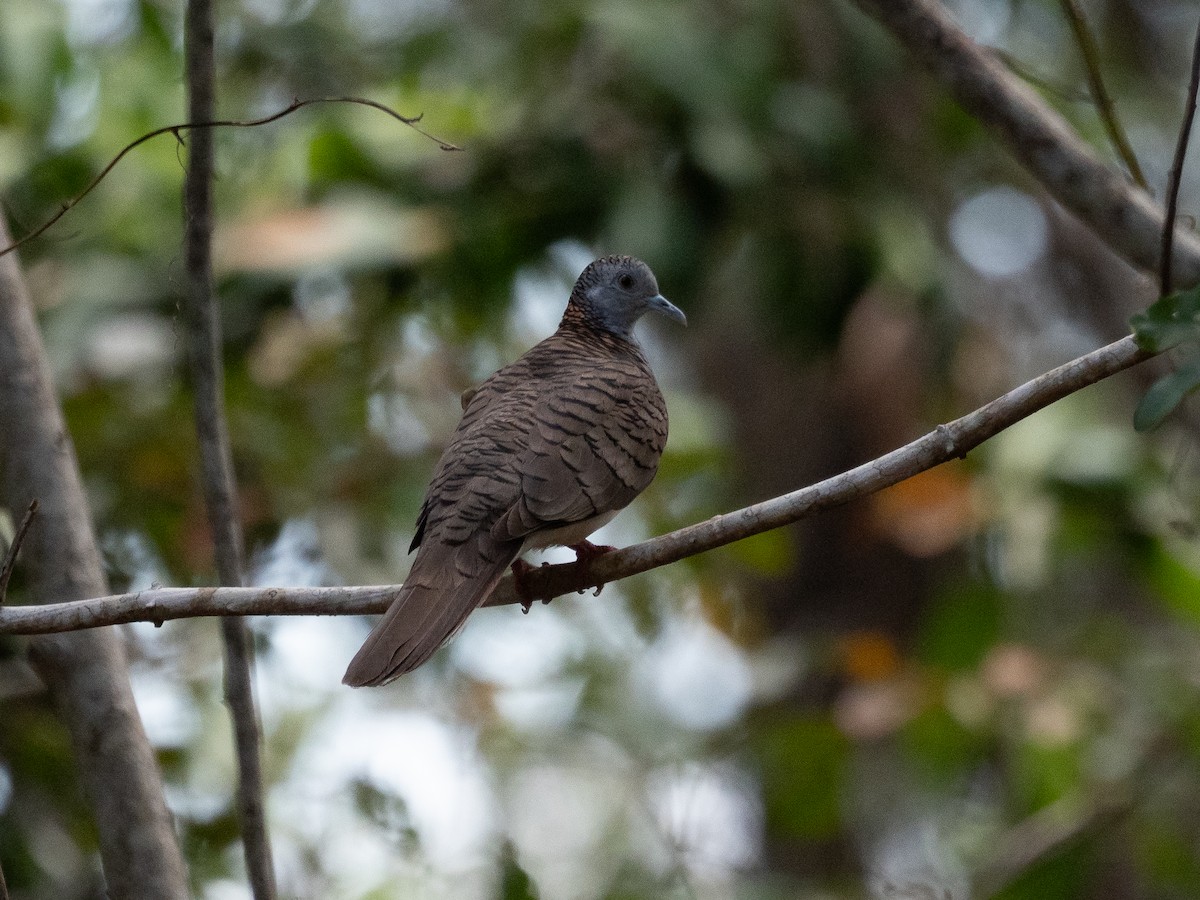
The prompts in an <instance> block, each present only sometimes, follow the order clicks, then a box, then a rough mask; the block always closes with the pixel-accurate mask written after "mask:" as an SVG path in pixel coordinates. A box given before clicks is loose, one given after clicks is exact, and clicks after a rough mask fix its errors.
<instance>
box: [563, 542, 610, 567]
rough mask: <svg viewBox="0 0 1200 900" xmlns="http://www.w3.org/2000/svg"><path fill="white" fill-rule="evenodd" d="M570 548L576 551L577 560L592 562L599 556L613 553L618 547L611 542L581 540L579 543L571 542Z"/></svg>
mask: <svg viewBox="0 0 1200 900" xmlns="http://www.w3.org/2000/svg"><path fill="white" fill-rule="evenodd" d="M569 549H571V550H574V551H575V561H576V562H591V561H592V560H593V559H595V558H596V557H597V556H603V555H604V554H605V553H612V552H613V551H614V550H616V549H617V548H616V547H613V546H611V545H609V544H593V543H592V542H591V541H580V542H579V543H578V544H571V545H570V547H569Z"/></svg>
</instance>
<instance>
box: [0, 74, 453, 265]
mask: <svg viewBox="0 0 1200 900" xmlns="http://www.w3.org/2000/svg"><path fill="white" fill-rule="evenodd" d="M318 103H356V104H358V105H359V106H369V107H371V108H372V109H377V110H379V111H380V112H384V113H387V114H388V115H389V116H391V117H392V118H393V119H395V120H396V121H397V122H402V123H404V124H405V125H407V126H408V127H409V128H412V129H413V130H414V131H416V132H417V133H418V134H420V135H422V136H423V137H427V138H429V140H431V141H433V142H434V143H435V144H437V145H438V148H439V149H441V150H462V148H461V147H458V146H456V145H454V144H451V143H450V142H449V141H443V140H442V139H441V138H439V137H435V136H434V135H432V134H430V133H429V132H428V131H426V130H425V129H424V128H422V127H421V126H420V124H419V123H420V121H421V119H422V118H423V115H418V116H403V115H401V114H400V113H398V112H396V111H395V110H394V109H392V108H391V107H390V106H385V105H384V104H382V103H378V102H376V101H375V100H367V99H366V98H364V97H311V98H309V99H308V100H299V99H296V100H292V102H291V103H290V104H289V105H288V106H287V107H286V108H284V109H281V110H279V112H275V113H271V115H269V116H263V117H262V118H261V119H249V120H246V121H239V120H237V119H204V120H199V119H197V120H194V121H190V122H181V123H179V124H178V125H164V126H163V127H162V128H155V129H154V130H153V131H148V132H146V133H145V134H143V135H142V136H141V137H139V138H137V139H136V140H133V141H130V142H129V143H128V144H126V145H125V146H124V147H122V148H121V150H120V152H119V153H117V155H116V156H114V157H113V158H112V159H111V160H109V162H108V165H106V166H105V167H104V168H103V169H101V170H100V174H98V175H97V176H96V177H95V178H93V179H92V180H91V181H90V182H89V183H88V186H87V187H85V188H84V189H83V191H82V192H80V193H79V194H77V195H76V196H74V197H72V198H71V199H70V200H67V201H65V202H64V203H63V204H62V205H61V206H60V207H59V209H58V212H56V213H55V214H54V215H52V216H51V217H50V218H49V219H47V220H46V221H45V222H43V223H42V224H41V225H39V226H38V227H37V228H35V229H34V230H33V231H31V232H29V234H27V235H25V236H24V237H22V238H21V239H20V240H18V241H13V242H11V243H9V244H7V245H6V246H5V247H3V248H0V256H4V255H5V254H7V253H11V252H12V251H14V250H16V249H17V248H18V247H20V246H21V245H22V244H25V243H27V242H29V241H32V240H33V239H34V238H36V237H38V236H39V235H42V234H45V233H46V232H47V231H49V230H50V228H52V227H53V226H54V224H55V223H56V222H58V220H59V219H61V218H62V217H63V216H65V215H66V214H67V213H69V212H70V211H71V210H72V209H73V208H74V207H75V206H76V205H78V204H79V202H80V201H82V200H83V198H84V197H86V196H87V195H88V194H90V193H91V192H92V191H93V190H95V189H96V187H97V186H98V185H99V184H100V182H101V181H103V180H104V179H105V177H107V175H108V173H109V172H111V171H112V170H113V169H114V168H116V165H117V163H119V162H120V161H121V160H122V159H124V158H125V156H126V154H128V153H129V152H130V151H131V150H134V149H136V148H137V147H140V146H141V145H142V144H144V143H146V142H147V141H149V140H151V139H153V138H156V137H160V136H162V135H164V134H173V135H175V138H176V140H179V141H180V142H182V140H183V138H182V137H181V136H180V132H183V131H201V130H204V129H209V128H257V127H259V126H260V125H267V124H269V123H271V122H274V121H276V120H278V119H282V118H283V117H284V116H290V115H291V114H292V113H294V112H296V110H299V109H303V108H304V107H306V106H313V105H315V104H318Z"/></svg>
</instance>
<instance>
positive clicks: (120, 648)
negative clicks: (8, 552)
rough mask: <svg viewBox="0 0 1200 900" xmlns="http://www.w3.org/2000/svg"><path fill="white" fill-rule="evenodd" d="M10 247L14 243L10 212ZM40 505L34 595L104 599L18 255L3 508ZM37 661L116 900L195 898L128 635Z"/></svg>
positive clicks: (3, 412) (4, 414)
mask: <svg viewBox="0 0 1200 900" xmlns="http://www.w3.org/2000/svg"><path fill="white" fill-rule="evenodd" d="M0 240H2V241H4V242H7V241H8V240H9V237H8V229H7V227H6V226H5V224H4V221H3V216H0ZM34 497H37V498H38V501H39V507H38V527H37V528H34V529H32V530H31V531H30V532H29V533H28V534H27V536H26V540H25V548H24V550H23V551H22V552H23V556H22V559H23V561H24V565H25V567H26V571H27V573H28V578H27V584H28V588H29V593H30V595H32V596H33V597H55V598H57V599H59V600H75V599H79V598H82V597H98V596H101V595H102V594H105V593H106V592H107V587H108V586H107V585H106V583H105V580H104V570H103V568H102V567H101V565H100V555H99V553H98V552H97V549H96V539H95V535H94V534H93V532H92V525H91V515H90V512H89V510H88V507H87V501H86V500H85V499H84V494H83V486H82V483H81V479H80V475H79V465H78V462H77V461H76V459H75V448H74V446H73V445H72V443H71V437H70V435H69V434H68V432H67V428H66V424H65V423H64V422H63V417H62V412H61V409H60V408H59V405H58V398H57V396H56V395H55V391H54V384H53V381H52V379H51V375H50V363H49V361H48V360H47V358H46V352H45V348H44V347H43V345H42V339H41V335H40V334H39V333H38V328H37V321H36V319H35V318H34V313H33V305H32V303H31V302H30V298H29V292H28V290H27V289H26V287H25V282H24V280H23V279H22V277H21V272H20V269H19V267H18V265H17V257H16V256H15V255H12V256H8V257H5V258H3V259H0V505H3V506H6V507H7V508H8V509H10V510H11V509H25V508H27V507H28V506H29V503H30V501H31V500H32V499H33V498H34ZM30 661H31V662H32V663H33V666H34V668H35V669H36V670H37V673H38V675H40V676H41V678H42V680H43V681H44V682H45V683H46V686H47V687H48V688H49V690H50V695H51V696H52V697H53V699H54V702H55V705H56V707H57V708H58V713H59V715H60V717H61V719H62V722H63V724H64V725H65V726H66V727H67V728H68V729H69V732H70V736H71V747H72V750H73V751H74V754H75V762H76V770H77V771H78V773H79V777H80V779H81V781H82V783H83V786H84V790H85V792H86V795H87V798H88V802H89V804H90V806H91V809H92V815H93V818H94V821H95V824H96V830H97V833H98V835H99V837H100V857H101V859H102V861H103V863H104V874H105V880H106V882H107V887H108V894H109V896H111V897H113V898H116V900H128V898H138V900H185V898H187V897H188V889H187V881H186V878H185V875H184V867H183V858H182V856H181V855H180V853H179V848H178V846H177V845H176V843H175V831H174V828H173V826H172V822H171V817H170V815H169V814H168V812H167V806H166V802H165V801H164V799H163V787H162V778H161V775H160V773H159V769H158V762H157V761H156V759H155V757H154V751H153V750H152V749H151V747H150V743H149V741H147V740H146V733H145V731H144V730H143V729H142V723H141V720H140V719H139V718H138V714H137V708H136V706H135V705H134V702H133V693H132V691H131V690H130V687H129V676H128V672H127V664H126V660H125V648H124V645H123V644H122V642H121V639H120V635H118V634H116V633H115V632H111V631H109V632H95V633H90V634H71V635H54V636H44V637H40V638H38V639H36V640H35V641H32V642H30Z"/></svg>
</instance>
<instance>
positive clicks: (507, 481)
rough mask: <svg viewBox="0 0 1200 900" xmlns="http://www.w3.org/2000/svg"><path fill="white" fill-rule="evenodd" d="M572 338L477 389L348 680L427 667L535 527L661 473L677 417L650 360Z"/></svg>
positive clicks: (559, 521) (561, 521) (599, 505)
mask: <svg viewBox="0 0 1200 900" xmlns="http://www.w3.org/2000/svg"><path fill="white" fill-rule="evenodd" d="M570 349H571V348H563V347H561V346H556V345H555V343H554V342H553V339H552V338H551V339H547V341H543V342H542V343H541V344H539V345H538V346H537V347H535V348H533V350H531V351H530V352H529V353H527V354H526V355H525V356H523V357H522V358H521V359H519V360H517V361H516V362H515V363H513V364H512V365H510V366H507V367H505V368H504V369H501V370H500V371H499V372H497V373H496V374H495V375H493V376H492V377H491V378H489V379H488V380H487V381H486V382H484V383H483V384H482V385H480V387H479V388H478V389H477V390H476V391H475V392H474V393H473V394H472V395H471V396H470V397H468V398H466V401H467V402H466V408H465V411H464V413H463V418H462V421H461V422H460V423H459V425H458V428H457V430H456V431H455V434H454V437H453V438H452V439H451V441H450V443H449V445H448V446H447V447H446V450H445V452H444V453H443V454H442V457H441V459H440V460H439V462H438V467H437V470H436V472H435V474H434V477H433V480H432V482H431V483H430V487H429V491H428V493H427V495H426V498H425V502H424V504H423V505H422V508H421V514H420V517H419V519H418V530H417V536H416V538H414V541H413V545H414V546H417V547H418V551H417V557H416V559H415V560H414V561H413V567H412V570H411V572H410V573H409V576H408V578H407V579H406V581H405V583H404V586H403V588H401V591H400V593H399V595H398V596H397V597H396V599H395V600H394V601H393V602H392V605H391V607H389V609H388V611H387V613H386V614H385V615H384V617H383V618H382V619H381V620H380V622H379V623H378V624H377V625H376V626H375V628H374V630H373V631H372V632H371V634H370V636H368V638H367V640H366V642H365V643H364V644H363V646H362V648H361V649H360V650H359V652H358V653H357V654H356V655H355V657H354V659H353V660H352V661H351V663H350V666H349V668H348V669H347V671H346V675H345V677H344V679H343V681H344V682H345V683H346V684H349V685H353V686H356V687H357V686H362V685H378V684H384V683H386V682H388V681H391V680H392V679H393V678H396V677H398V676H400V675H402V674H404V673H405V672H407V671H410V670H411V669H414V668H416V667H417V666H419V665H420V664H421V663H423V662H424V661H425V660H427V659H428V658H429V657H430V656H431V655H432V654H433V652H434V651H435V650H437V648H438V647H440V646H441V645H442V644H443V643H445V641H446V640H448V639H449V638H450V637H451V636H452V635H453V634H454V633H455V632H456V631H457V630H458V629H459V628H460V627H462V624H463V623H464V622H465V621H466V618H467V616H468V615H470V614H471V612H472V611H473V610H475V609H476V608H477V607H479V606H480V605H481V604H482V603H483V602H484V600H486V599H487V597H488V595H489V594H490V593H491V592H492V590H493V589H494V588H495V586H496V583H497V582H498V581H499V580H500V578H501V576H502V575H503V574H504V570H505V569H506V568H508V566H509V565H511V564H512V562H513V560H515V559H516V558H517V556H518V555H519V554H520V552H521V548H522V545H523V544H524V543H525V542H526V540H527V539H528V538H529V537H530V536H532V535H534V534H536V533H537V532H538V531H540V530H547V529H553V528H557V527H560V526H562V525H565V524H570V523H574V522H583V521H586V520H588V519H591V518H594V517H595V516H597V515H598V514H601V513H605V512H611V511H614V510H618V509H621V508H623V507H625V506H626V505H628V504H629V502H630V501H631V500H633V498H634V497H636V496H637V495H638V493H640V492H641V491H642V489H644V488H645V487H646V485H647V484H649V483H650V480H651V479H652V478H653V477H654V473H655V471H656V469H657V467H658V458H659V456H660V455H661V453H662V448H663V446H664V444H665V443H666V434H667V422H666V409H665V406H664V405H663V401H662V395H661V393H659V390H658V386H657V384H656V383H655V381H654V377H653V375H651V374H650V371H649V367H648V366H647V365H646V363H645V360H644V359H643V358H642V357H641V355H640V353H636V354H635V355H633V356H630V357H629V358H628V359H625V358H621V359H617V358H611V357H602V358H600V359H596V358H595V357H594V356H593V357H590V358H589V357H588V356H587V355H586V354H585V353H583V352H566V351H569V350H570Z"/></svg>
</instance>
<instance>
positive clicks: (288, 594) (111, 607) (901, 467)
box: [0, 337, 1153, 634]
mask: <svg viewBox="0 0 1200 900" xmlns="http://www.w3.org/2000/svg"><path fill="white" fill-rule="evenodd" d="M1151 356H1153V354H1151V353H1148V352H1147V351H1145V350H1141V349H1139V348H1138V346H1137V344H1135V343H1134V340H1133V338H1132V337H1126V338H1122V339H1121V340H1119V341H1117V342H1116V343H1114V344H1109V345H1108V346H1107V347H1102V348H1100V349H1099V350H1094V351H1093V352H1091V353H1089V354H1087V355H1086V356H1081V357H1079V358H1078V359H1075V360H1072V361H1071V362H1069V363H1066V364H1065V365H1062V366H1059V367H1058V368H1056V369H1053V370H1051V371H1049V372H1047V373H1046V374H1044V375H1039V376H1038V377H1037V378H1034V379H1033V380H1031V381H1028V382H1026V383H1025V384H1023V385H1021V386H1020V387H1018V388H1016V389H1014V390H1012V391H1009V392H1008V393H1007V394H1005V395H1004V396H1003V397H1000V398H998V399H996V400H993V401H992V402H991V403H988V404H986V405H985V406H982V407H980V408H979V409H977V410H975V411H974V412H971V413H968V414H967V415H965V416H963V417H962V418H959V419H955V420H954V421H953V422H949V423H947V424H945V425H939V426H938V427H937V428H935V429H934V430H933V431H931V432H929V433H928V434H926V435H924V436H923V437H920V438H918V439H917V440H915V441H913V442H912V443H910V444H907V445H906V446H904V447H901V448H899V449H897V450H893V451H892V452H891V453H887V454H885V455H884V456H881V457H879V458H878V459H875V460H872V461H870V462H867V463H864V464H862V465H861V466H858V467H857V468H854V469H851V470H850V471H848V472H843V473H842V474H841V475H835V476H834V477H833V478H829V479H826V480H825V481H822V482H819V483H817V484H814V485H812V486H810V487H806V488H801V489H800V490H798V491H793V492H792V493H790V494H784V495H783V496H780V497H775V498H774V499H771V500H767V501H764V502H762V503H757V504H755V505H753V506H748V507H746V508H745V509H740V510H737V511H736V512H731V513H726V514H724V515H721V516H716V517H714V518H712V519H709V520H708V521H706V522H700V523H697V524H695V525H689V526H688V527H686V528H681V529H679V530H678V531H673V532H671V533H670V534H665V535H663V536H661V537H657V538H654V539H652V540H649V541H645V542H643V543H641V544H635V545H634V546H632V547H626V548H624V549H622V550H617V551H614V552H612V553H606V554H604V555H603V556H599V557H597V558H596V559H594V560H592V561H591V562H590V563H578V562H575V563H565V564H562V565H557V566H546V567H544V568H538V569H533V570H532V571H530V572H529V573H528V574H527V575H526V576H525V582H526V585H527V587H528V590H529V594H530V596H533V597H541V598H551V597H557V596H560V595H562V594H568V593H572V592H574V591H582V590H586V589H587V588H589V587H596V586H598V585H601V584H607V583H609V582H612V581H618V580H620V579H622V578H627V577H629V576H630V575H636V574H638V573H639V572H646V571H649V570H650V569H656V568H658V567H659V566H665V565H667V564H668V563H673V562H678V561H679V560H681V559H685V558H687V557H689V556H695V555H696V554H698V553H703V552H705V551H707V550H713V549H715V548H717V547H721V546H724V545H725V544H730V543H733V542H734V541H739V540H742V539H743V538H747V537H751V536H753V535H756V534H760V533H762V532H764V531H770V530H771V529H773V528H779V527H781V526H784V525H790V524H792V523H793V522H798V521H800V520H801V519H804V518H807V517H808V516H811V515H814V514H815V513H818V512H820V511H822V510H826V509H830V508H832V507H835V506H840V505H842V504H843V503H848V502H849V501H851V500H856V499H858V498H860V497H865V496H867V495H868V494H872V493H875V492H877V491H880V490H883V489H884V488H887V487H891V486H892V485H894V484H898V483H899V482H901V481H903V480H904V479H906V478H911V477H912V476H913V475H917V474H919V473H920V472H924V471H926V470H927V469H932V468H933V467H934V466H938V465H941V464H942V463H944V462H947V461H949V460H952V459H956V458H962V457H965V456H966V454H967V453H968V452H969V451H970V450H972V449H974V448H975V447H977V446H979V444H981V443H983V442H984V441H985V440H987V439H988V438H990V437H992V436H993V435H995V434H998V433H999V432H1001V431H1003V430H1004V429H1005V428H1008V427H1009V426H1010V425H1013V424H1014V423H1016V422H1019V421H1020V420H1021V419H1024V418H1026V417H1028V416H1030V415H1032V414H1033V413H1035V412H1037V411H1038V410H1039V409H1043V408H1044V407H1046V406H1049V405H1050V404H1051V403H1054V402H1055V401H1056V400H1060V399H1062V398H1063V397H1065V396H1067V395H1068V394H1072V393H1074V392H1075V391H1078V390H1080V389H1082V388H1084V387H1086V386H1088V385H1089V384H1094V383H1095V382H1097V381H1100V380H1102V379H1104V378H1107V377H1108V376H1110V375H1113V374H1115V373H1117V372H1120V371H1123V370H1125V369H1128V368H1129V367H1131V366H1134V365H1136V364H1137V363H1140V362H1142V361H1144V360H1146V359H1149V358H1150V357H1151ZM398 590H399V585H387V586H373V587H338V588H160V589H158V590H152V591H140V592H138V593H134V594H119V595H115V596H112V597H101V598H99V599H96V600H84V601H78V602H73V603H58V604H54V605H51V606H34V607H6V608H0V634H41V633H46V632H56V631H70V630H74V629H78V628H95V627H98V626H102V625H116V624H121V623H126V622H154V623H156V624H161V623H162V622H165V621H167V620H168V619H181V618H191V617H193V616H247V615H293V616H306V615H363V614H367V613H382V612H383V611H384V610H386V609H387V608H388V606H389V605H390V603H391V601H392V599H393V598H394V597H395V594H396V592H397V591H398ZM519 602H521V601H520V598H519V597H518V596H517V593H516V591H515V590H514V588H513V583H512V578H511V577H505V578H504V580H503V581H501V582H500V585H499V586H498V587H497V588H496V591H495V592H494V593H493V595H492V597H491V598H490V599H489V600H488V604H487V605H489V606H498V605H502V604H507V603H519Z"/></svg>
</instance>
